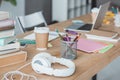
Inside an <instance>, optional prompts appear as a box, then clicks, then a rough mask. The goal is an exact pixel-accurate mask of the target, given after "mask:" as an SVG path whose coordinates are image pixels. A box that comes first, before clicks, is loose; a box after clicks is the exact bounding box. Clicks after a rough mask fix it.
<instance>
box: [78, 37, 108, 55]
mask: <svg viewBox="0 0 120 80" xmlns="http://www.w3.org/2000/svg"><path fill="white" fill-rule="evenodd" d="M106 46H107V44H105V43H102V42H97V41H93V40H89V39H84V38H80V39H79V40H78V42H77V49H78V50H81V51H84V52H88V53H91V52H96V51H98V50H100V49H102V48H105V47H106Z"/></svg>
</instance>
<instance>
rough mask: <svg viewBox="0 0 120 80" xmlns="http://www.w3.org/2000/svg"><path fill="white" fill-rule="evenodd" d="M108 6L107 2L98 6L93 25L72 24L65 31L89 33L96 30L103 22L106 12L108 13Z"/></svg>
mask: <svg viewBox="0 0 120 80" xmlns="http://www.w3.org/2000/svg"><path fill="white" fill-rule="evenodd" d="M109 4H110V2H107V3H105V4H103V5H101V6H100V8H99V12H98V15H97V17H96V20H95V21H94V23H93V24H85V23H73V24H72V25H70V26H68V27H66V28H65V30H72V31H81V32H83V31H85V32H88V31H91V30H92V29H93V28H96V29H98V28H99V27H100V26H101V24H102V22H103V19H104V16H105V14H106V12H107V11H108V7H109Z"/></svg>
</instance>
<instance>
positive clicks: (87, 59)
mask: <svg viewBox="0 0 120 80" xmlns="http://www.w3.org/2000/svg"><path fill="white" fill-rule="evenodd" d="M75 19H82V20H84V21H86V22H90V20H91V18H89V16H81V17H79V18H75ZM70 24H71V20H68V21H65V22H61V23H57V24H53V25H50V26H49V27H50V29H51V30H54V29H55V28H56V27H57V28H59V29H60V31H63V28H64V27H65V26H68V25H70ZM111 29H112V30H114V31H115V30H117V31H120V30H119V29H116V28H115V27H114V28H111ZM100 34H101V33H100ZM102 34H106V32H105V33H104V32H103V33H102ZM24 35H25V34H23V35H20V36H19V37H23V36H24ZM108 35H109V34H108ZM59 40H60V39H56V40H54V41H51V42H50V43H51V44H52V45H53V47H52V48H48V50H47V52H49V53H51V54H52V55H54V56H58V57H59V56H60V43H59ZM24 50H25V51H27V52H28V59H27V61H26V62H24V63H20V64H16V65H11V66H8V67H4V68H0V79H1V77H2V75H3V74H4V73H6V72H8V71H11V70H16V69H17V68H19V67H20V66H22V65H24V64H25V63H28V62H30V61H31V59H32V58H33V56H34V55H36V54H37V53H38V52H39V51H37V50H36V49H35V45H29V46H27V47H26V48H25V49H24ZM77 53H78V54H77V55H78V56H77V59H75V60H74V62H75V65H76V71H75V73H74V74H73V75H72V76H70V77H65V78H58V77H54V76H48V75H39V74H36V73H35V72H34V71H33V70H32V68H31V66H30V65H29V66H27V67H25V68H23V69H22V70H21V71H22V72H24V73H28V74H33V75H35V76H36V77H38V78H39V79H40V80H61V79H62V80H90V78H91V77H92V76H94V75H95V74H96V73H97V72H99V71H100V70H101V69H102V68H104V67H105V66H106V65H108V64H109V63H110V62H111V61H112V60H114V59H115V58H116V57H118V56H119V55H120V42H119V43H117V44H116V45H115V46H114V47H113V48H112V49H110V50H109V51H108V52H106V53H104V54H98V53H94V54H88V53H85V52H82V51H78V52H77ZM55 66H57V67H58V65H55Z"/></svg>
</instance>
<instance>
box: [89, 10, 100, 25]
mask: <svg viewBox="0 0 120 80" xmlns="http://www.w3.org/2000/svg"><path fill="white" fill-rule="evenodd" d="M91 12H92V14H91V16H92V22H93V23H94V21H95V20H96V17H97V15H98V12H99V8H93V9H92V10H91Z"/></svg>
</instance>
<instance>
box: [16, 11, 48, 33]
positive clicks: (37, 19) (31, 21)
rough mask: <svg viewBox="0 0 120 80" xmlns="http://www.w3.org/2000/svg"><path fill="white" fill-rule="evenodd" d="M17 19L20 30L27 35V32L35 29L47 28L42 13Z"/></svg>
mask: <svg viewBox="0 0 120 80" xmlns="http://www.w3.org/2000/svg"><path fill="white" fill-rule="evenodd" d="M16 18H17V22H18V24H19V26H20V29H21V30H22V32H23V33H25V32H26V31H30V30H33V29H34V27H43V26H47V23H46V21H45V18H44V16H43V14H42V11H40V12H35V13H32V14H29V15H26V16H18V17H16Z"/></svg>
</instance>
